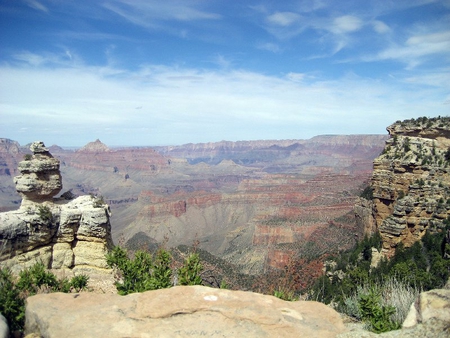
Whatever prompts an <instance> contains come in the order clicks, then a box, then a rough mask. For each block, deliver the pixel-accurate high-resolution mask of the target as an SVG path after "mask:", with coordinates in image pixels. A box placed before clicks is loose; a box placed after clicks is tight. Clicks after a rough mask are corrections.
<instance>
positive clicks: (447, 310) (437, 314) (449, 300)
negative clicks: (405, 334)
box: [403, 289, 450, 333]
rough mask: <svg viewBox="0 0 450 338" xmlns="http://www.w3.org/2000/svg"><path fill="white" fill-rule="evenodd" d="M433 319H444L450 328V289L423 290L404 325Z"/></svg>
mask: <svg viewBox="0 0 450 338" xmlns="http://www.w3.org/2000/svg"><path fill="white" fill-rule="evenodd" d="M432 319H434V320H437V321H443V322H445V323H446V324H447V325H449V328H450V290H445V289H438V290H431V291H428V292H422V293H421V294H420V295H419V298H418V299H417V301H416V302H414V303H413V304H412V305H411V309H410V311H409V313H408V316H407V317H406V319H405V321H404V323H403V327H412V326H414V325H417V324H419V323H426V322H428V321H430V320H432ZM449 333H450V329H449Z"/></svg>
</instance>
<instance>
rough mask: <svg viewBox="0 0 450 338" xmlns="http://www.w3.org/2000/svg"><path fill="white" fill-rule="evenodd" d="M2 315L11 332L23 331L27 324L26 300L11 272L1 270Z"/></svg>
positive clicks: (0, 306)
mask: <svg viewBox="0 0 450 338" xmlns="http://www.w3.org/2000/svg"><path fill="white" fill-rule="evenodd" d="M0 313H1V314H2V315H3V316H4V317H5V318H6V320H7V321H8V326H9V328H10V330H11V331H18V330H22V329H23V326H24V324H25V300H24V298H23V297H22V296H21V295H20V290H19V288H18V287H17V286H16V284H15V283H14V278H13V276H12V274H11V270H9V269H8V268H0Z"/></svg>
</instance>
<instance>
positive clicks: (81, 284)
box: [61, 274, 89, 292]
mask: <svg viewBox="0 0 450 338" xmlns="http://www.w3.org/2000/svg"><path fill="white" fill-rule="evenodd" d="M88 282H89V276H88V275H84V274H81V275H77V276H74V277H72V279H71V280H70V282H69V285H70V287H71V288H74V289H75V291H77V292H80V291H81V290H85V289H86V288H87V285H88ZM61 291H63V290H61ZM69 291H70V288H69ZM63 292H64V291H63ZM67 292H68V291H67Z"/></svg>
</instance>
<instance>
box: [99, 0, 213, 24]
mask: <svg viewBox="0 0 450 338" xmlns="http://www.w3.org/2000/svg"><path fill="white" fill-rule="evenodd" d="M197 4H198V3H197ZM103 6H104V7H105V8H106V9H108V10H110V11H112V12H115V13H116V14H118V15H120V16H122V17H123V18H125V19H126V20H128V21H130V22H132V23H134V24H136V25H139V26H144V27H152V28H161V25H162V24H163V22H165V21H184V22H188V21H195V20H216V19H220V18H221V15H219V14H216V13H212V12H208V11H204V10H201V9H199V8H198V5H197V6H196V3H193V2H190V3H188V2H186V1H183V0H165V1H148V0H108V1H106V2H105V3H104V4H103Z"/></svg>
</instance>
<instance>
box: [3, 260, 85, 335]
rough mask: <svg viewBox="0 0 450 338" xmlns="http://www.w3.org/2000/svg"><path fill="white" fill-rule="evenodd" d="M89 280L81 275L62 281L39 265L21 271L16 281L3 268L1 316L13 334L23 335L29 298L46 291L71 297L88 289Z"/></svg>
mask: <svg viewBox="0 0 450 338" xmlns="http://www.w3.org/2000/svg"><path fill="white" fill-rule="evenodd" d="M88 280H89V277H88V276H86V275H78V276H75V277H73V278H72V279H71V280H70V281H69V280H68V279H63V280H60V281H58V279H57V278H56V276H55V275H54V274H53V273H51V272H49V271H48V270H47V269H46V268H45V266H44V264H42V263H36V264H34V265H33V266H31V267H30V268H28V269H25V270H23V271H21V272H20V273H19V279H18V280H17V281H16V280H15V278H14V277H13V275H12V273H11V270H9V269H7V268H0V313H1V314H3V316H5V318H6V320H7V321H8V325H9V327H10V329H11V331H22V330H23V326H24V324H25V298H26V297H28V296H31V295H35V294H37V293H38V292H40V290H42V288H45V289H46V290H45V291H46V292H48V291H51V292H55V291H59V292H66V293H68V292H70V291H71V290H72V289H75V290H77V291H80V290H82V289H85V288H86V286H87V282H88Z"/></svg>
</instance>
